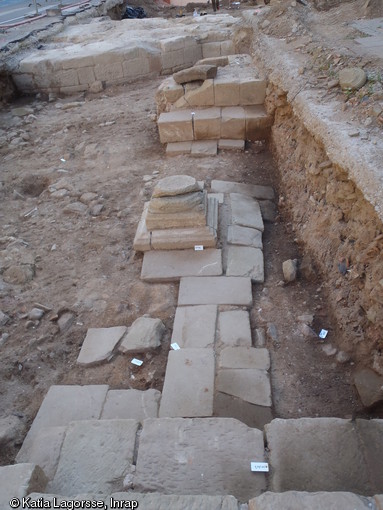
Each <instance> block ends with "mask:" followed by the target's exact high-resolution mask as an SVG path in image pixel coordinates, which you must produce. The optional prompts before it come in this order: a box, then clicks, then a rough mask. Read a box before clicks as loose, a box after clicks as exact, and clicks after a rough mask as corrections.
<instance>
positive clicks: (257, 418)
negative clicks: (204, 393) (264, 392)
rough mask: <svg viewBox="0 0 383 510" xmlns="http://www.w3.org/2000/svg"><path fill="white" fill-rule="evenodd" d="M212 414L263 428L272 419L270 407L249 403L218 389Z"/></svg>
mask: <svg viewBox="0 0 383 510" xmlns="http://www.w3.org/2000/svg"><path fill="white" fill-rule="evenodd" d="M214 416H221V417H223V418H235V419H236V420H239V421H241V422H243V423H245V424H246V425H247V426H248V427H253V428H256V429H260V430H263V428H264V426H265V425H266V423H270V422H271V420H272V419H273V413H272V410H271V408H270V407H265V406H260V405H256V404H251V403H250V402H246V401H245V400H242V399H241V398H238V397H233V396H232V395H227V394H225V393H221V392H219V391H217V392H216V395H215V397H214Z"/></svg>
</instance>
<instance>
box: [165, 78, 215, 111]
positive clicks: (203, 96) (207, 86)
mask: <svg viewBox="0 0 383 510" xmlns="http://www.w3.org/2000/svg"><path fill="white" fill-rule="evenodd" d="M174 106H175V107H176V108H187V107H200V108H203V107H205V108H206V106H214V80H205V81H204V82H203V83H202V85H201V86H200V87H198V88H196V89H193V90H187V91H185V95H184V96H183V97H182V98H181V99H179V100H178V101H177V102H176V103H175V105H174Z"/></svg>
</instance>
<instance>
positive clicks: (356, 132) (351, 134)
mask: <svg viewBox="0 0 383 510" xmlns="http://www.w3.org/2000/svg"><path fill="white" fill-rule="evenodd" d="M348 136H349V137H350V138H355V137H356V136H359V129H351V130H350V131H349V132H348Z"/></svg>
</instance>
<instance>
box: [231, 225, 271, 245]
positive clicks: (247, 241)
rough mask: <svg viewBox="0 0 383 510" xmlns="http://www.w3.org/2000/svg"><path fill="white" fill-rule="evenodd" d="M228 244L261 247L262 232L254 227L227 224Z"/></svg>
mask: <svg viewBox="0 0 383 510" xmlns="http://www.w3.org/2000/svg"><path fill="white" fill-rule="evenodd" d="M227 242H228V244H237V245H240V246H251V247H253V248H260V249H262V248H263V244H262V232H261V231H260V230H257V229H255V228H248V227H241V226H239V225H229V228H228V232H227Z"/></svg>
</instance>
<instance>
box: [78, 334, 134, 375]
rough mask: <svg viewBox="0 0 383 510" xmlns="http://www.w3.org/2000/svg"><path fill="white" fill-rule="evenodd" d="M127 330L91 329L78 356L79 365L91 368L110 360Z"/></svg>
mask: <svg viewBox="0 0 383 510" xmlns="http://www.w3.org/2000/svg"><path fill="white" fill-rule="evenodd" d="M126 330H127V327H126V326H116V327H114V328H89V329H88V331H87V333H86V337H85V340H84V342H83V344H82V347H81V351H80V354H79V355H78V358H77V363H78V364H79V365H83V366H91V365H94V364H96V363H100V362H102V361H106V360H109V359H110V358H111V357H112V356H113V353H114V350H115V347H116V345H117V344H118V342H119V341H120V340H121V338H122V337H123V336H124V334H125V333H126Z"/></svg>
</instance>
